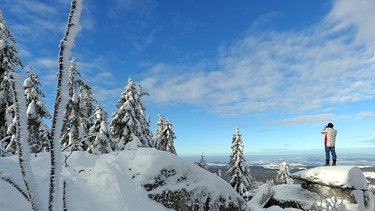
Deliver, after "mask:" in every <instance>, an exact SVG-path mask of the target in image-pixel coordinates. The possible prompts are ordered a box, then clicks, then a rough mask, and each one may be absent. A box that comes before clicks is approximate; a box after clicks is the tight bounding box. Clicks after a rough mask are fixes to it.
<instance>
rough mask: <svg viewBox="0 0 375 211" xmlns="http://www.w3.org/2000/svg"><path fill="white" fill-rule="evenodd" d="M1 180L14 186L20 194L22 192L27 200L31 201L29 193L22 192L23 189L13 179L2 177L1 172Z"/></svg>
mask: <svg viewBox="0 0 375 211" xmlns="http://www.w3.org/2000/svg"><path fill="white" fill-rule="evenodd" d="M0 179H1V180H3V181H5V182H7V183H8V184H10V185H11V186H13V187H14V188H15V189H16V190H18V192H20V193H21V194H22V195H23V196H24V197H25V199H26V200H28V201H29V197H28V195H27V193H26V192H25V191H24V190H22V188H21V187H20V186H19V185H18V184H17V183H15V182H14V181H13V180H12V179H10V178H8V177H6V176H4V175H2V173H1V172H0Z"/></svg>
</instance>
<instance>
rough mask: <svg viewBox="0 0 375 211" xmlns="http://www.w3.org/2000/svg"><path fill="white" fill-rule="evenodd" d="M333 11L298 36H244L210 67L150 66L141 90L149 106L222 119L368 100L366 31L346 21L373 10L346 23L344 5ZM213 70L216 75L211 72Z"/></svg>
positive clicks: (370, 61) (370, 65)
mask: <svg viewBox="0 0 375 211" xmlns="http://www.w3.org/2000/svg"><path fill="white" fill-rule="evenodd" d="M340 4H343V3H341V1H340V3H336V4H335V5H334V6H333V9H332V12H331V13H330V14H328V15H327V17H326V18H325V19H324V20H323V21H322V22H321V23H318V24H317V25H315V26H311V27H310V28H307V29H304V30H302V31H289V32H275V31H266V32H259V31H256V30H255V31H254V30H250V31H249V33H247V34H246V35H245V36H243V37H242V38H240V39H238V40H237V41H236V42H234V43H232V44H230V45H227V46H221V47H220V48H219V51H218V58H219V59H218V60H216V61H211V63H212V64H211V65H210V66H202V65H189V66H187V65H180V64H166V63H158V64H155V65H154V66H153V67H151V68H150V71H149V75H148V76H147V77H145V78H144V79H143V80H142V81H141V84H142V86H143V87H144V88H145V89H146V90H148V91H149V92H151V93H150V94H151V97H152V99H153V101H154V102H155V103H170V102H174V103H186V104H193V105H200V106H203V107H206V108H207V109H208V110H209V111H210V112H214V113H216V114H222V115H235V114H239V115H241V114H244V113H254V112H262V111H267V110H279V111H286V112H293V111H308V110H316V109H321V108H323V107H327V106H329V105H337V104H343V103H348V102H357V101H361V100H367V99H371V98H373V96H374V93H375V87H374V83H373V78H374V76H375V71H374V69H375V68H374V64H375V63H374V61H375V60H374V56H373V55H374V51H373V49H372V48H370V47H371V44H372V41H370V40H369V39H367V38H368V36H370V35H372V30H365V29H363V28H364V27H367V25H366V24H362V23H361V22H360V21H359V20H358V21H349V20H348V19H351V18H354V19H355V18H356V17H357V16H363V15H366V14H367V16H366V18H367V19H369V20H370V22H371V21H372V22H375V17H374V15H372V14H375V8H372V9H371V11H373V13H370V12H366V13H361V12H353V13H350V14H351V16H348V17H347V16H345V14H347V13H345V12H343V11H341V10H345V9H347V7H346V5H345V7H344V6H340ZM357 6H358V5H357ZM357 6H356V7H357ZM359 6H361V5H359ZM362 6H363V7H366V5H362ZM366 10H369V8H366ZM353 16H354V17H353ZM355 20H356V19H355ZM360 20H362V18H361V19H360ZM366 22H368V23H369V21H366ZM338 24H339V25H343V24H345V25H347V26H346V27H344V26H338ZM348 27H351V29H350V30H348ZM370 28H371V27H370ZM198 63H199V62H198ZM212 66H216V67H217V68H216V69H215V70H214V71H212V69H209V68H211V67H212ZM155 69H157V70H158V71H155ZM207 69H209V71H207ZM172 70H173V71H172ZM325 120H327V118H325ZM294 121H301V120H299V119H295V120H294Z"/></svg>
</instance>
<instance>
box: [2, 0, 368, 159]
mask: <svg viewBox="0 0 375 211" xmlns="http://www.w3.org/2000/svg"><path fill="white" fill-rule="evenodd" d="M0 9H1V10H2V13H3V18H4V20H5V23H6V25H7V26H8V27H9V29H10V31H11V33H12V35H13V37H14V38H15V39H16V42H17V43H16V48H17V49H18V56H19V58H20V59H21V60H22V62H23V65H24V66H25V68H24V70H19V72H20V73H21V74H24V72H25V70H27V69H28V67H29V66H32V68H33V70H34V72H35V73H36V74H37V75H38V76H39V81H40V82H41V84H42V86H41V89H42V90H43V92H44V93H45V94H46V97H45V99H44V102H45V104H46V105H47V107H48V108H49V110H50V113H53V111H52V108H53V101H54V99H55V97H54V96H55V92H56V91H55V90H56V82H57V78H56V72H57V69H58V66H57V61H58V59H57V58H58V52H59V42H60V40H61V39H62V37H63V34H64V30H65V26H66V22H67V17H68V13H69V9H70V2H69V1H67V0H58V1H56V0H54V1H52V0H46V1H36V0H29V1H23V0H0ZM80 23H81V27H82V28H81V31H80V32H79V34H78V36H77V38H76V42H75V48H74V49H73V51H72V54H73V56H74V57H75V59H76V62H77V68H78V71H79V72H80V73H81V76H82V79H83V80H85V81H87V82H88V83H89V85H90V86H91V87H92V88H93V92H94V94H93V95H94V98H95V99H96V100H97V101H98V102H99V103H101V104H102V105H103V107H104V108H105V110H106V111H107V112H108V114H109V116H111V114H112V113H113V112H115V111H116V103H117V101H118V100H119V98H120V96H121V93H122V91H123V89H124V87H125V86H126V82H127V80H128V78H129V77H130V78H131V79H132V80H133V81H134V82H135V83H136V84H139V85H141V86H142V88H143V91H144V92H148V93H149V94H150V96H149V97H147V96H146V97H144V98H143V103H144V105H145V108H146V111H145V113H146V115H150V119H151V130H152V131H154V130H155V128H156V122H157V120H158V114H162V115H164V116H165V118H168V119H170V120H171V122H172V124H173V130H174V132H175V134H176V137H177V138H176V139H175V147H176V151H177V154H179V155H201V154H202V153H204V155H228V156H229V154H230V152H231V142H232V137H233V134H234V133H235V130H236V127H239V129H240V133H241V135H242V140H243V143H244V146H245V148H244V153H245V154H265V155H267V154H284V155H285V154H286V155H288V154H290V155H294V154H308V153H321V154H322V157H324V151H323V150H324V146H323V135H322V134H321V133H320V131H321V129H322V127H323V126H324V125H326V124H327V123H329V122H332V123H333V124H334V125H335V128H336V129H337V131H338V135H337V142H336V144H337V145H336V151H337V154H338V156H340V153H372V152H373V150H374V149H375V135H374V132H375V113H374V105H375V100H374V95H375V56H374V53H375V39H374V37H375V27H373V23H375V2H374V1H373V0H358V1H356V2H355V4H353V1H350V0H334V1H326V0H314V1H299V0H283V1H279V0H236V1H224V0H207V1H199V0H185V1H172V0H139V1H135V0H108V1H94V0H83V10H82V16H81V21H80Z"/></svg>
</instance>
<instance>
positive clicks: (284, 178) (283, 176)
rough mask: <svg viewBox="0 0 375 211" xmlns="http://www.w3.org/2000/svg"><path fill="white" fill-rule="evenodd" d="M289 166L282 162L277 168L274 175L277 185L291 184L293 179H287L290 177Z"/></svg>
mask: <svg viewBox="0 0 375 211" xmlns="http://www.w3.org/2000/svg"><path fill="white" fill-rule="evenodd" d="M290 168H291V166H290V164H288V163H286V162H282V163H281V164H280V166H279V171H278V172H277V175H276V181H277V183H279V184H293V179H292V178H290V177H289V175H290Z"/></svg>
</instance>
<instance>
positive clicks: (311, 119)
mask: <svg viewBox="0 0 375 211" xmlns="http://www.w3.org/2000/svg"><path fill="white" fill-rule="evenodd" d="M335 119H337V118H336V116H335V115H334V114H316V115H305V116H296V117H292V118H288V119H280V120H276V121H270V122H268V123H269V124H271V125H302V124H315V123H322V122H327V121H333V120H335Z"/></svg>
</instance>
